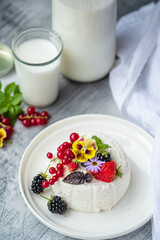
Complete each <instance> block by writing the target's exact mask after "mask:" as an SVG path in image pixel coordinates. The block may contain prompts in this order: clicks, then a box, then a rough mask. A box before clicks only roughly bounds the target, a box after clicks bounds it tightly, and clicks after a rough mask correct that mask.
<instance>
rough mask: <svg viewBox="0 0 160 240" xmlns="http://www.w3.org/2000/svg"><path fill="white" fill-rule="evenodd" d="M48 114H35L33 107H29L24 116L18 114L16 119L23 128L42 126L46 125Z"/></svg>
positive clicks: (44, 112)
mask: <svg viewBox="0 0 160 240" xmlns="http://www.w3.org/2000/svg"><path fill="white" fill-rule="evenodd" d="M48 118H49V114H48V112H46V111H43V112H41V113H39V112H37V111H36V109H35V107H33V106H30V107H28V108H27V113H26V114H20V115H19V116H18V119H19V120H20V121H21V122H22V124H23V125H24V126H25V127H30V126H36V125H44V124H46V123H47V121H48Z"/></svg>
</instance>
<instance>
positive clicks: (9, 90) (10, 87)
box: [4, 82, 16, 94]
mask: <svg viewBox="0 0 160 240" xmlns="http://www.w3.org/2000/svg"><path fill="white" fill-rule="evenodd" d="M15 87H16V85H15V83H14V82H13V83H10V84H8V85H7V86H6V87H5V90H4V91H5V93H6V94H11V93H13V92H14V90H15Z"/></svg>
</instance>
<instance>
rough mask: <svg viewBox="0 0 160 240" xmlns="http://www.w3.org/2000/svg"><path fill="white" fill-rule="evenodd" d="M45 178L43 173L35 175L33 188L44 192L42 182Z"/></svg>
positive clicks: (36, 191)
mask: <svg viewBox="0 0 160 240" xmlns="http://www.w3.org/2000/svg"><path fill="white" fill-rule="evenodd" d="M44 180H46V179H44V177H43V176H42V175H41V174H38V175H37V176H35V177H34V178H33V180H32V184H31V190H32V191H33V192H34V193H37V194H39V193H41V192H43V190H44V188H43V187H42V182H43V181H44Z"/></svg>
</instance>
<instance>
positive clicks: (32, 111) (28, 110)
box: [27, 106, 36, 115]
mask: <svg viewBox="0 0 160 240" xmlns="http://www.w3.org/2000/svg"><path fill="white" fill-rule="evenodd" d="M35 111H36V109H35V107H33V106H30V107H28V108H27V113H28V114H29V115H31V114H33V113H35Z"/></svg>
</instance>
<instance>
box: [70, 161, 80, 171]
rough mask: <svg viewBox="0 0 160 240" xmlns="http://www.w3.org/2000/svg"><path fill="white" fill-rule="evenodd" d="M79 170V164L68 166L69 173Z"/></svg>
mask: <svg viewBox="0 0 160 240" xmlns="http://www.w3.org/2000/svg"><path fill="white" fill-rule="evenodd" d="M77 168H78V163H76V162H71V163H70V164H69V166H68V170H69V172H73V171H75V170H76V169H77Z"/></svg>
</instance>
